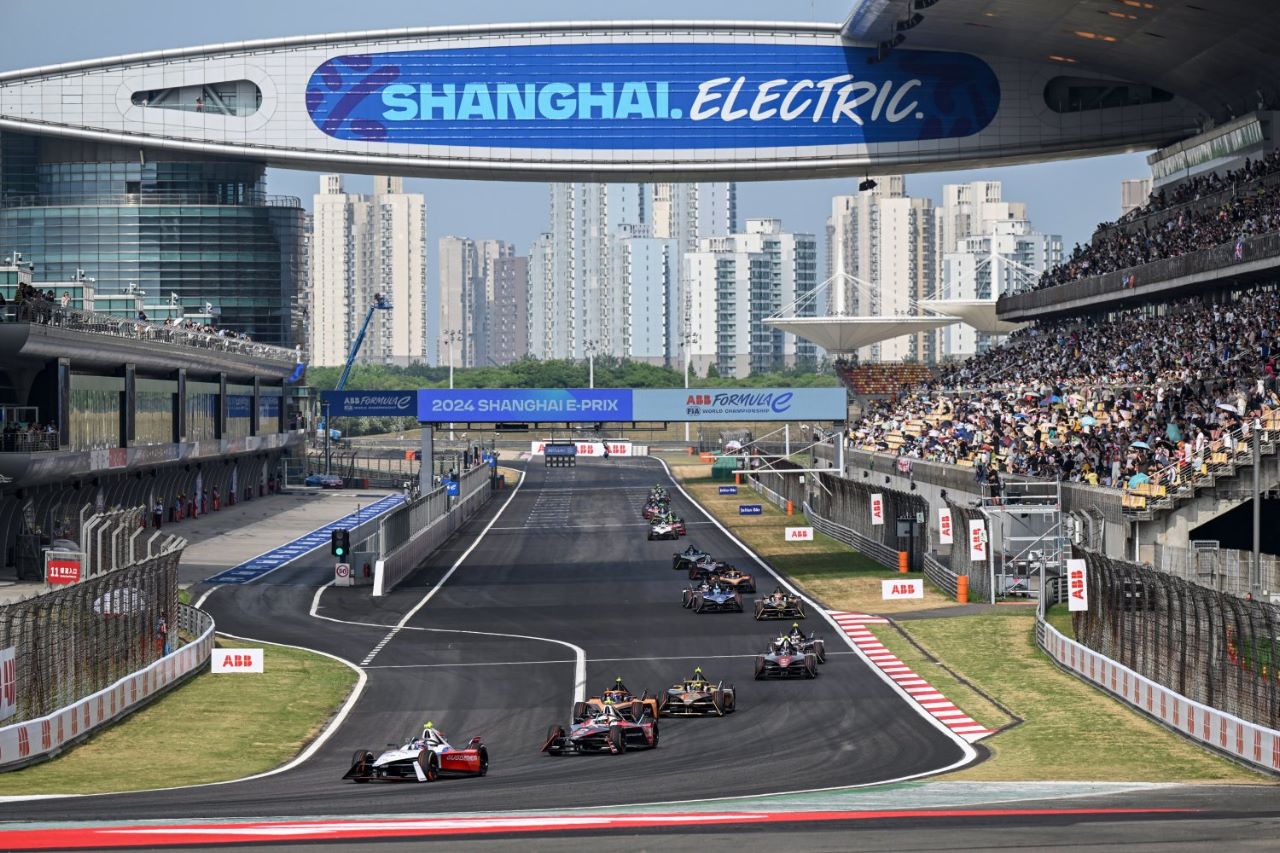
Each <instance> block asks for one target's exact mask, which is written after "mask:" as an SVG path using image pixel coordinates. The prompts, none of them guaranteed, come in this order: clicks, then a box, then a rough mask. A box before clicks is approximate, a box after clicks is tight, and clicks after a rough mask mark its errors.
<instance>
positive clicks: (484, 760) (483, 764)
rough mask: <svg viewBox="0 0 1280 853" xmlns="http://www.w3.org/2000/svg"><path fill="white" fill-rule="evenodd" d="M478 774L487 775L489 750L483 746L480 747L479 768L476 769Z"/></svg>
mask: <svg viewBox="0 0 1280 853" xmlns="http://www.w3.org/2000/svg"><path fill="white" fill-rule="evenodd" d="M477 774H478V775H480V776H487V775H489V750H487V749H485V748H484V747H483V746H482V747H480V770H479V771H477Z"/></svg>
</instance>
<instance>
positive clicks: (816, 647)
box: [778, 622, 827, 663]
mask: <svg viewBox="0 0 1280 853" xmlns="http://www.w3.org/2000/svg"><path fill="white" fill-rule="evenodd" d="M778 639H779V640H784V639H785V640H787V641H788V642H790V643H791V645H792V646H794V647H795V648H797V649H799V650H800V652H801V653H802V654H812V655H813V656H814V657H816V658H817V659H818V663H826V662H827V644H826V642H825V641H824V640H821V639H819V638H818V637H817V636H815V635H814V633H813V632H812V631H810V632H809V633H808V634H805V633H804V632H803V631H801V630H800V626H799V625H798V624H796V623H794V622H793V623H791V630H790V631H788V632H787V633H785V634H782V635H781V636H779V637H778Z"/></svg>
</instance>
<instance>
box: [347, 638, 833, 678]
mask: <svg viewBox="0 0 1280 853" xmlns="http://www.w3.org/2000/svg"><path fill="white" fill-rule="evenodd" d="M405 630H407V631H440V632H443V633H448V634H456V633H478V632H459V631H450V630H449V629H448V628H406V629H405ZM486 636H495V637H520V635H519V634H491V635H486ZM528 639H538V640H541V639H545V638H543V637H532V638H528ZM547 642H555V641H554V640H547ZM851 654H853V652H827V657H831V656H832V655H851ZM756 657H759V655H682V656H672V657H659V658H655V657H635V658H587V663H635V662H636V661H646V662H647V661H658V660H731V659H732V660H742V659H751V658H756ZM575 660H576V658H561V659H558V660H510V661H482V662H475V663H389V664H375V665H374V666H370V667H367V669H443V668H445V667H450V666H533V665H536V664H544V663H574V661H575Z"/></svg>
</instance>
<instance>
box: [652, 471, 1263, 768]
mask: <svg viewBox="0 0 1280 853" xmlns="http://www.w3.org/2000/svg"><path fill="white" fill-rule="evenodd" d="M703 467H704V468H705V466H703ZM673 471H674V472H675V474H676V476H677V477H678V478H680V479H681V482H682V484H683V485H684V486H685V488H686V489H688V490H689V492H690V493H691V494H693V495H694V497H695V498H697V500H698V501H699V502H700V503H701V504H702V505H703V506H704V507H706V508H707V509H708V510H709V511H710V512H711V513H712V514H713V515H715V516H716V517H717V518H718V519H719V520H720V522H721V523H722V524H724V525H725V526H726V527H728V528H729V529H730V530H731V531H733V533H734V535H736V536H738V537H739V538H740V539H742V541H744V542H746V543H747V544H748V545H750V546H751V547H752V548H753V549H754V550H755V551H756V553H758V554H760V556H762V557H763V558H764V559H765V560H767V561H768V562H769V563H770V564H771V565H773V566H774V567H775V568H777V569H778V570H780V571H782V572H784V573H786V574H787V575H788V576H789V577H790V578H792V579H793V580H794V581H795V582H796V583H798V584H799V585H800V586H801V587H803V588H804V590H805V592H806V593H810V594H812V595H814V596H815V597H817V598H819V599H821V600H822V601H824V602H825V603H826V604H827V605H828V606H829V607H831V608H832V609H838V610H849V611H853V612H865V613H885V614H890V615H892V614H894V613H901V612H904V611H906V610H916V609H920V608H921V607H924V608H934V607H942V606H946V605H949V604H951V602H950V601H949V600H947V599H945V597H944V596H943V594H942V593H941V592H939V591H938V590H936V589H933V588H932V587H931V586H930V585H929V584H927V583H926V591H925V595H926V598H925V601H924V602H923V604H922V603H921V602H919V601H914V602H886V601H881V600H880V580H881V579H883V578H892V577H897V573H896V572H892V571H889V570H886V569H884V568H883V567H881V566H880V565H879V564H877V563H875V562H873V561H872V560H870V559H869V558H867V557H865V556H863V555H860V554H857V553H856V552H854V551H853V550H852V549H851V548H849V547H848V546H847V545H844V544H843V543H841V542H837V541H835V540H833V539H829V538H827V537H825V536H819V537H818V539H817V541H815V542H812V543H787V542H785V541H784V540H783V534H782V528H783V527H786V526H787V525H788V524H798V523H800V522H799V521H798V520H797V519H795V518H792V519H788V518H787V516H786V514H785V513H783V512H781V511H779V510H777V509H776V508H774V507H772V506H771V505H770V504H768V503H765V502H763V501H759V500H756V497H757V496H756V495H755V493H754V492H752V491H751V490H749V489H748V488H747V487H745V486H744V487H742V489H741V491H742V493H741V494H740V495H738V496H728V497H722V496H720V495H719V494H718V493H717V490H716V488H715V486H716V485H717V484H716V483H713V482H711V481H710V480H709V479H704V478H705V477H706V473H707V472H705V471H699V470H698V467H697V466H687V465H686V466H681V467H679V468H673ZM739 503H764V506H765V515H763V516H754V517H740V516H738V514H737V513H738V510H737V505H738V504H739ZM691 538H692V537H691ZM1048 618H1049V622H1050V623H1051V624H1053V625H1054V627H1056V628H1057V629H1058V630H1060V631H1062V632H1063V633H1065V634H1066V635H1067V636H1072V630H1071V614H1070V613H1068V612H1067V610H1066V608H1065V607H1064V606H1056V607H1053V608H1050V612H1049V617H1048ZM899 625H900V626H901V627H902V629H903V631H904V632H905V633H906V634H907V635H908V636H909V637H910V640H908V639H907V638H906V637H904V636H903V635H902V634H900V633H899V632H898V631H897V630H896V629H895V628H894V627H893V626H891V625H876V626H872V630H873V632H874V633H875V634H876V636H877V637H879V638H880V640H881V641H882V642H883V643H884V644H885V646H886V647H888V648H889V650H890V651H892V652H893V653H894V654H895V655H897V656H898V657H899V658H900V659H901V660H902V661H903V662H904V663H905V664H906V665H908V666H910V667H911V668H912V669H913V670H915V671H916V672H917V673H918V674H919V675H920V676H921V677H923V678H925V679H927V680H928V681H929V682H930V683H931V684H933V685H934V686H935V687H937V688H938V689H939V690H940V691H941V692H942V693H943V695H945V696H946V697H947V698H948V699H950V700H951V701H952V702H954V703H955V704H956V705H957V706H958V707H959V708H960V709H961V710H963V711H964V712H965V713H966V714H968V715H969V716H971V717H973V718H974V719H975V720H977V721H978V722H980V723H982V724H983V725H986V726H988V727H990V728H1002V727H1004V726H1006V725H1008V724H1009V723H1011V722H1016V720H1018V719H1020V720H1022V722H1021V723H1020V724H1018V725H1016V726H1012V727H1010V728H1008V729H1006V730H1005V731H1002V732H1001V733H999V734H997V735H994V736H992V737H989V738H987V739H985V740H984V741H982V743H983V745H985V746H986V747H987V748H988V749H990V751H991V754H992V757H991V758H990V759H989V760H987V761H984V762H982V763H981V764H978V765H976V766H974V767H971V768H968V769H965V770H960V771H957V772H955V773H951V774H948V775H947V776H945V777H940V778H945V779H948V780H965V781H986V782H995V781H1000V782H1018V781H1027V782H1032V781H1088V782H1217V783H1250V784H1258V783H1262V782H1266V781H1268V780H1269V777H1267V776H1265V775H1263V774H1260V773H1255V772H1253V771H1251V770H1248V769H1246V768H1244V767H1242V766H1240V765H1237V764H1235V763H1233V762H1231V761H1228V760H1227V759H1225V758H1222V757H1220V756H1219V755H1217V754H1215V753H1213V752H1211V751H1209V750H1207V749H1204V748H1202V747H1199V746H1196V745H1195V744H1194V743H1192V742H1191V741H1188V740H1186V739H1184V738H1182V737H1181V736H1179V735H1176V734H1174V733H1172V732H1170V731H1168V730H1167V729H1165V728H1163V727H1162V726H1160V725H1158V724H1156V723H1154V722H1152V721H1150V720H1148V719H1147V718H1146V717H1144V716H1142V715H1141V714H1139V713H1137V712H1135V711H1131V710H1130V709H1129V708H1127V707H1126V706H1124V705H1123V704H1121V703H1120V702H1118V701H1116V700H1114V699H1112V698H1111V697H1109V696H1108V695H1106V694H1105V693H1103V692H1102V691H1100V690H1097V689H1095V688H1093V687H1090V686H1088V685H1086V684H1085V683H1084V682H1082V681H1080V680H1078V679H1076V678H1075V677H1074V676H1070V675H1067V674H1066V673H1065V672H1063V671H1062V670H1060V669H1058V668H1057V667H1056V666H1055V665H1054V664H1053V663H1052V662H1050V660H1049V658H1048V657H1047V656H1046V655H1044V654H1043V653H1042V652H1041V651H1040V650H1039V649H1038V648H1036V645H1035V611H1034V609H1033V608H1029V607H997V608H995V609H993V610H990V611H988V612H986V613H981V614H976V615H956V616H948V617H944V618H936V619H913V620H908V621H903V622H900V623H899ZM988 697H990V698H988ZM1002 708H1003V709H1007V712H1006V710H1002ZM1011 715H1013V716H1011Z"/></svg>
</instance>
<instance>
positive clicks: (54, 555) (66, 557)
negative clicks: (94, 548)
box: [44, 551, 81, 585]
mask: <svg viewBox="0 0 1280 853" xmlns="http://www.w3.org/2000/svg"><path fill="white" fill-rule="evenodd" d="M80 556H81V555H80V554H70V553H63V552H58V551H45V552H44V581H45V583H47V584H50V585H57V584H71V583H80Z"/></svg>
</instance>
